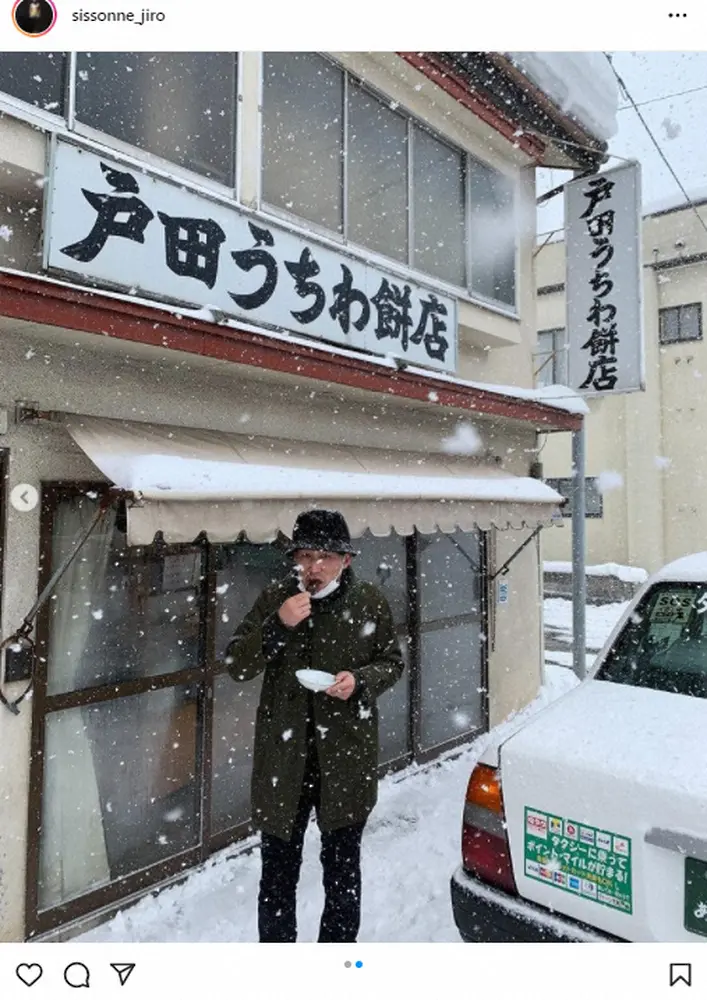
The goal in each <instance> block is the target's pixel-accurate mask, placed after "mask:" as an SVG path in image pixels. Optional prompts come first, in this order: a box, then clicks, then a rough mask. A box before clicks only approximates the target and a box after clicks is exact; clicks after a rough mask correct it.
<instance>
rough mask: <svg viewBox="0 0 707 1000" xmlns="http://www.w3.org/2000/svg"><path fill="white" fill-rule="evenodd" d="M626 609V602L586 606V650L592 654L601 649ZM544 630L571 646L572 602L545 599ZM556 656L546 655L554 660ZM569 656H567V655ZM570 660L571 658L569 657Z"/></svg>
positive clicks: (558, 598) (553, 654)
mask: <svg viewBox="0 0 707 1000" xmlns="http://www.w3.org/2000/svg"><path fill="white" fill-rule="evenodd" d="M627 607H628V601H622V602H620V603H617V604H600V605H594V604H588V605H587V618H586V623H587V649H588V650H592V651H594V652H596V651H598V650H600V649H601V647H602V646H603V645H604V643H605V642H606V640H607V639H608V637H609V634H610V633H611V631H612V629H613V628H614V625H615V624H616V623H617V621H618V620H619V618H620V617H621V615H622V614H623V613H624V611H625V610H626V608H627ZM545 629H546V630H551V631H552V632H553V633H554V637H555V638H556V639H558V640H559V641H560V642H566V643H567V646H568V649H569V647H571V645H572V602H571V601H565V600H564V599H563V598H561V597H548V598H546V599H545ZM557 655H558V654H556V653H548V657H552V658H553V659H555V660H556V657H557ZM568 655H569V654H568ZM570 659H571V657H570Z"/></svg>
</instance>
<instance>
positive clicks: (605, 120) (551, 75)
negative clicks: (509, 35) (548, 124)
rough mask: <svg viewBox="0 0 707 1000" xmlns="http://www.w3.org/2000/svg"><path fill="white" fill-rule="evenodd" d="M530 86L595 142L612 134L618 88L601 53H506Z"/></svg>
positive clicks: (616, 123) (615, 129)
mask: <svg viewBox="0 0 707 1000" xmlns="http://www.w3.org/2000/svg"><path fill="white" fill-rule="evenodd" d="M506 55H507V56H508V57H509V58H510V59H511V61H512V62H513V63H514V64H515V65H516V66H517V67H518V69H519V70H520V71H521V72H522V73H523V74H524V76H526V77H527V78H528V79H529V80H530V81H531V83H534V84H535V85H536V86H537V87H539V88H540V89H541V90H542V91H543V92H544V93H545V94H546V95H547V96H548V97H549V98H550V100H551V101H552V102H553V104H555V105H556V106H557V107H558V108H559V109H560V110H561V111H562V112H563V113H564V114H566V115H569V116H570V117H572V118H574V119H576V121H577V122H578V123H579V124H580V125H582V126H583V127H584V128H585V129H586V130H587V131H589V132H590V133H591V134H592V135H593V136H595V137H596V138H597V139H601V140H602V141H604V142H606V141H608V140H609V139H611V138H612V137H613V136H614V135H616V133H617V131H618V122H617V118H616V113H617V111H618V108H619V88H618V83H617V81H616V77H615V75H614V71H613V70H612V68H611V66H610V64H609V61H608V60H607V58H606V56H605V55H604V53H603V52H507V53H506Z"/></svg>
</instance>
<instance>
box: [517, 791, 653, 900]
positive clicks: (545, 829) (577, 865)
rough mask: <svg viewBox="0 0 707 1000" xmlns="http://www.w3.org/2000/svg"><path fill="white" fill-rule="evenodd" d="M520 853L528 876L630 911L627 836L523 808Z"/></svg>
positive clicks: (630, 886) (628, 842)
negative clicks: (523, 824)
mask: <svg viewBox="0 0 707 1000" xmlns="http://www.w3.org/2000/svg"><path fill="white" fill-rule="evenodd" d="M550 817H551V818H552V820H554V821H555V822H553V823H550V822H549V820H550ZM553 830H557V831H558V832H553ZM570 830H571V831H572V832H573V833H574V834H575V836H574V837H571V836H569V835H568V833H569V831H570ZM563 831H564V832H563ZM577 832H578V833H579V836H578V837H577ZM524 856H525V866H524V867H525V874H526V876H527V877H528V878H530V879H534V880H535V881H538V882H543V883H545V885H554V886H555V887H556V888H557V889H561V890H562V891H563V892H571V893H573V894H579V895H580V896H582V897H584V898H585V899H588V900H591V901H592V902H596V903H598V904H600V905H602V906H608V907H610V908H611V909H612V910H618V911H620V912H622V913H629V914H630V913H633V890H632V878H631V859H632V854H631V839H630V837H625V836H623V835H622V834H620V833H615V832H613V831H610V830H602V829H599V828H597V827H593V826H589V824H587V823H584V824H580V823H578V822H577V821H576V820H574V819H570V818H565V817H560V816H558V815H557V814H556V813H552V814H549V813H545V812H541V811H539V810H537V809H530V808H529V807H527V806H526V808H525V851H524Z"/></svg>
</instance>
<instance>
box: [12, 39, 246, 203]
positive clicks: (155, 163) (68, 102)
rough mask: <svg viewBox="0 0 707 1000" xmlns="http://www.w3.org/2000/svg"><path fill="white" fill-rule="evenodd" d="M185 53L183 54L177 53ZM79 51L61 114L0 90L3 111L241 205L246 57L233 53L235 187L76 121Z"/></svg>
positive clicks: (70, 63) (70, 57) (72, 58)
mask: <svg viewBox="0 0 707 1000" xmlns="http://www.w3.org/2000/svg"><path fill="white" fill-rule="evenodd" d="M176 54H178V55H180V54H181V55H183V54H184V53H176ZM77 55H78V53H76V52H65V53H64V56H65V58H66V60H67V65H66V71H65V74H64V114H63V115H58V114H54V113H53V112H51V111H44V110H43V109H42V108H35V107H34V106H33V105H32V104H27V103H26V102H25V101H22V100H20V99H19V98H17V97H13V96H12V95H11V94H7V93H5V92H4V91H0V113H6V114H8V115H10V116H11V117H13V118H18V119H20V120H21V121H24V122H27V124H29V125H33V126H35V127H37V128H40V129H41V130H43V131H46V132H48V133H49V137H50V138H51V137H53V136H58V137H60V138H63V139H69V140H74V141H76V140H78V141H79V142H80V143H81V144H82V145H83V146H85V147H86V148H88V149H90V150H91V151H92V152H95V153H98V154H99V155H101V156H113V157H114V158H116V159H118V160H123V161H125V162H128V163H131V164H132V165H134V166H136V167H143V168H144V167H147V168H148V170H149V171H150V173H151V174H153V175H154V176H156V177H159V178H161V179H163V180H170V179H172V180H175V179H176V180H177V181H179V182H181V181H185V182H186V183H187V184H188V185H189V189H190V190H193V191H194V192H195V193H197V194H199V193H203V194H206V195H209V196H211V197H213V196H214V195H217V196H221V197H224V196H225V197H226V199H227V202H228V203H229V204H233V203H235V204H236V205H239V206H240V204H241V203H240V201H239V198H240V190H241V176H242V162H241V161H242V152H243V150H242V128H243V115H242V114H241V113H240V106H241V104H242V102H243V59H242V56H241V53H240V52H234V53H233V57H234V59H236V93H235V101H234V112H235V116H236V121H235V126H236V127H235V129H234V133H233V139H234V143H235V147H236V148H235V157H234V186H230V185H226V184H222V183H221V182H220V181H215V180H211V179H210V178H208V177H204V176H203V174H198V173H196V172H195V171H193V170H189V169H188V168H187V167H183V166H181V165H180V164H178V163H174V162H172V161H171V160H167V159H165V158H164V157H161V156H157V155H156V154H155V153H151V152H149V151H148V150H146V149H141V148H140V147H139V146H131V145H130V143H127V142H124V141H123V140H122V139H116V138H115V137H114V136H112V135H110V134H109V133H108V132H101V131H100V130H99V129H95V128H93V127H92V126H90V125H84V124H83V123H82V122H80V121H77V120H76V89H75V88H76V65H77Z"/></svg>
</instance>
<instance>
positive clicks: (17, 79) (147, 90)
mask: <svg viewBox="0 0 707 1000" xmlns="http://www.w3.org/2000/svg"><path fill="white" fill-rule="evenodd" d="M75 59H76V76H75V83H74V85H73V97H74V99H75V105H76V122H77V129H78V130H80V129H81V127H82V126H83V127H84V128H85V127H86V126H88V127H89V128H92V129H96V130H97V131H99V132H104V133H105V134H107V135H110V136H112V137H113V138H115V139H118V140H120V141H121V142H125V143H128V144H129V145H132V146H135V147H137V148H138V149H141V150H144V151H145V152H147V153H152V154H153V155H155V156H159V157H162V158H163V159H165V160H169V161H170V162H171V163H175V164H178V165H179V166H181V167H184V168H186V169H187V170H192V171H194V173H197V174H199V175H200V176H202V177H208V178H210V179H212V180H215V181H218V182H219V183H221V184H225V185H227V186H228V187H233V186H234V184H235V156H236V148H235V147H236V105H237V56H236V55H235V54H234V53H221V52H130V53H125V52H94V53H90V54H89V53H86V52H81V53H78V54H77V55H76V56H75ZM67 77H68V57H67V56H65V55H63V54H61V53H29V54H25V53H3V55H2V58H1V59H0V91H4V92H5V93H7V94H10V95H11V96H12V97H16V98H18V99H20V100H22V101H26V102H27V103H28V104H32V105H34V106H35V107H37V108H41V109H42V110H44V111H51V112H53V113H54V114H57V115H61V116H64V115H65V114H66V112H67V107H68V94H67V88H66V86H65V80H66V78H67Z"/></svg>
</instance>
